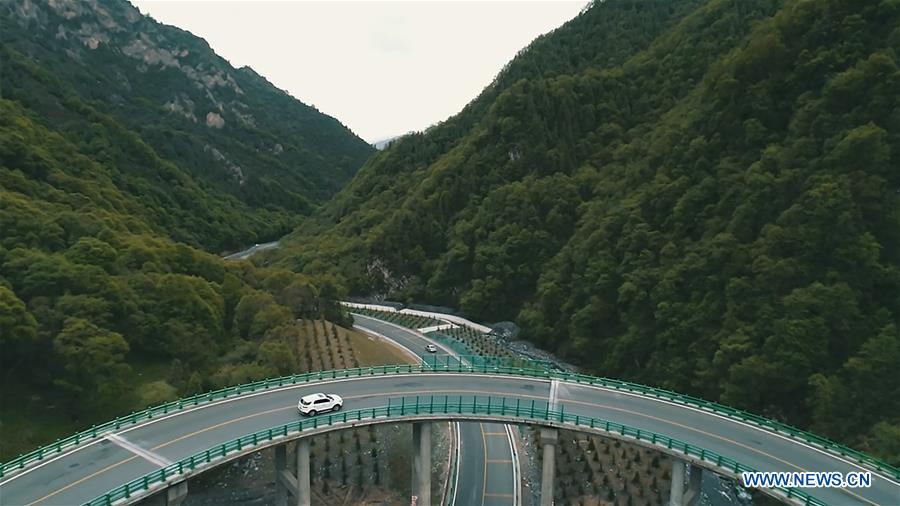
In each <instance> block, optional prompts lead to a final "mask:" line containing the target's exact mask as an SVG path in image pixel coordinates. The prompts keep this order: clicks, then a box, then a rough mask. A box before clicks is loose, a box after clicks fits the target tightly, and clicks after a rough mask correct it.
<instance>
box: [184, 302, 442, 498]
mask: <svg viewBox="0 0 900 506" xmlns="http://www.w3.org/2000/svg"><path fill="white" fill-rule="evenodd" d="M294 330H295V332H294V333H292V335H291V337H290V338H289V341H290V344H291V348H292V351H293V356H294V357H295V369H294V370H293V371H292V372H295V373H304V372H315V371H324V370H330V369H347V368H352V367H360V366H368V365H382V364H397V363H404V362H406V361H408V359H407V358H406V357H405V356H404V355H403V354H402V353H400V352H399V351H398V350H396V349H395V348H393V347H390V346H386V345H384V344H383V343H378V344H377V346H373V345H372V344H373V341H372V340H371V339H370V338H369V337H368V336H366V335H364V334H361V333H359V332H356V331H353V330H348V329H346V328H344V327H341V326H339V325H335V324H333V323H331V322H328V321H325V320H320V319H300V320H297V322H296V325H295V329H294ZM432 437H433V438H434V443H433V447H434V448H435V450H434V454H433V455H434V456H433V462H434V464H435V465H434V473H435V476H434V483H442V480H443V478H444V477H445V476H446V473H447V455H448V453H447V451H448V445H449V440H448V432H447V430H446V426H445V425H436V426H435V430H434V431H433V436H432ZM293 452H294V449H293V445H290V446H288V462H294V461H295V457H294V455H293ZM411 452H412V433H411V428H410V426H409V425H378V426H369V427H363V428H359V429H347V430H341V431H337V432H333V433H327V434H323V435H320V436H315V437H313V438H312V440H311V441H310V468H311V469H312V477H311V481H312V485H313V498H314V501H315V502H316V503H317V504H329V505H330V504H359V503H360V502H361V501H362V502H365V503H372V502H373V501H374V502H375V503H383V504H386V505H401V504H408V500H407V499H404V498H406V497H409V486H410V484H409V469H410V465H411V463H410V460H409V456H410V454H411ZM195 482H196V483H195ZM191 487H192V488H191V493H190V494H189V495H188V499H187V501H186V502H185V505H187V506H199V505H212V504H223V503H232V504H244V503H246V502H255V501H259V502H262V503H264V504H269V503H271V502H272V501H274V493H275V464H274V452H273V451H263V452H256V453H255V454H253V455H250V456H248V457H245V458H243V459H241V460H239V461H237V462H235V463H234V464H232V465H231V466H228V467H226V468H222V469H219V470H213V471H210V472H209V473H206V474H204V475H201V476H200V477H198V478H196V479H195V480H193V481H192V482H191ZM439 493H440V487H435V494H436V495H437V494H439Z"/></svg>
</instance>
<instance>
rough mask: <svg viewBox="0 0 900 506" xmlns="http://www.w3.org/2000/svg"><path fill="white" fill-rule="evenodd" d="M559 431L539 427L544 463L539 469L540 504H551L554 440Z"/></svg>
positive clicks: (554, 468)
mask: <svg viewBox="0 0 900 506" xmlns="http://www.w3.org/2000/svg"><path fill="white" fill-rule="evenodd" d="M558 439H559V431H557V430H556V429H541V445H542V446H543V447H544V459H543V460H544V464H543V469H542V470H541V506H552V504H553V478H554V477H555V476H556V442H557V440H558Z"/></svg>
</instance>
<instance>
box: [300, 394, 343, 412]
mask: <svg viewBox="0 0 900 506" xmlns="http://www.w3.org/2000/svg"><path fill="white" fill-rule="evenodd" d="M343 405H344V399H342V398H341V396H340V395H337V394H328V395H325V394H310V395H307V396H304V397H301V398H300V402H299V403H297V411H299V412H300V414H301V415H308V416H315V415H316V414H317V413H324V412H326V411H337V410H339V409H341V406H343Z"/></svg>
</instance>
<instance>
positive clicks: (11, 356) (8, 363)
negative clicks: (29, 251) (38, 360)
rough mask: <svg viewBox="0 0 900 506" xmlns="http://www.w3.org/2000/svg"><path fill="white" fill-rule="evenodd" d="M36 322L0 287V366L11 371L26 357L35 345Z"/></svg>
mask: <svg viewBox="0 0 900 506" xmlns="http://www.w3.org/2000/svg"><path fill="white" fill-rule="evenodd" d="M37 328H38V325H37V321H36V320H35V319H34V316H32V315H31V313H29V312H28V310H27V309H26V308H25V303H24V302H22V301H21V300H20V299H19V298H18V297H16V294H15V293H14V292H13V291H12V290H10V289H9V288H7V287H5V286H3V285H0V349H3V353H0V364H3V368H4V369H5V370H7V371H12V370H13V369H15V368H16V367H17V366H18V365H20V364H21V363H22V362H24V361H25V360H26V359H27V358H28V357H30V356H31V355H32V354H33V353H34V351H35V349H36V347H37V345H38V340H37Z"/></svg>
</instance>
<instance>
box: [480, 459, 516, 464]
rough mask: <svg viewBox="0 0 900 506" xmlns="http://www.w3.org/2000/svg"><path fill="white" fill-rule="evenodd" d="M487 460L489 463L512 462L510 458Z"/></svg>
mask: <svg viewBox="0 0 900 506" xmlns="http://www.w3.org/2000/svg"><path fill="white" fill-rule="evenodd" d="M485 462H486V463H488V464H512V460H510V459H488V460H485Z"/></svg>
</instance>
